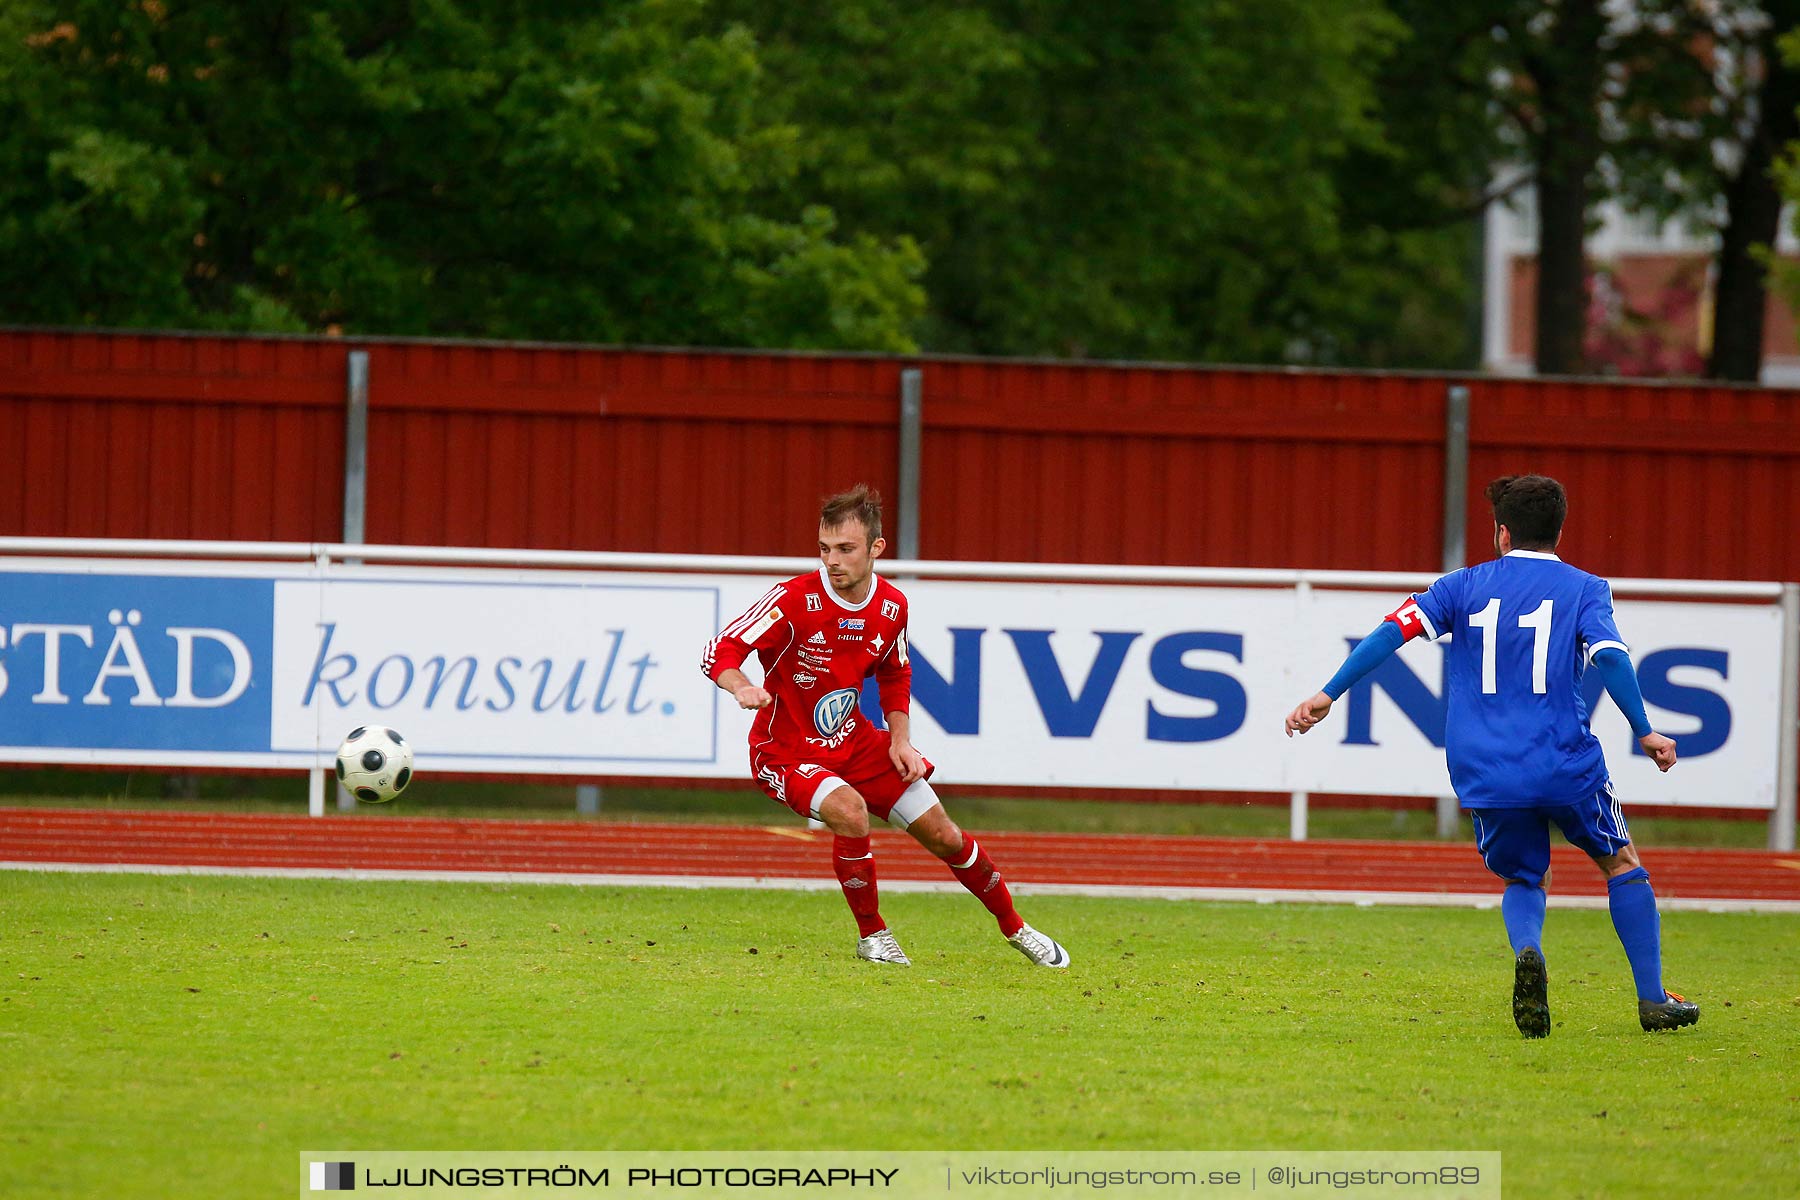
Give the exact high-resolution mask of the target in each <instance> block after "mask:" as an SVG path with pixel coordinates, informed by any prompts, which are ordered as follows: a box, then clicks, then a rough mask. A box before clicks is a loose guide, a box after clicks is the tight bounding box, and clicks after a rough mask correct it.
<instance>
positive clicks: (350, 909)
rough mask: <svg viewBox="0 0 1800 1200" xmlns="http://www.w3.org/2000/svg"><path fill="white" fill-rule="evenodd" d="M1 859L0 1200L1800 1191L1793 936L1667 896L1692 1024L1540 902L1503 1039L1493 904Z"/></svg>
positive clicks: (1799, 948)
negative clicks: (829, 1183)
mask: <svg viewBox="0 0 1800 1200" xmlns="http://www.w3.org/2000/svg"><path fill="white" fill-rule="evenodd" d="M1021 907H1022V910H1023V911H1024V912H1025V914H1026V916H1027V918H1028V919H1030V920H1031V921H1033V923H1034V924H1037V925H1039V926H1040V927H1041V928H1043V929H1045V930H1047V931H1049V932H1052V933H1053V934H1055V935H1056V936H1057V937H1058V938H1059V939H1061V940H1062V941H1064V942H1065V943H1066V944H1067V945H1068V946H1069V948H1070V950H1071V952H1072V954H1073V957H1074V962H1075V966H1074V968H1073V969H1072V970H1070V971H1068V972H1052V971H1046V970H1042V969H1038V968H1033V967H1031V966H1030V965H1029V964H1027V963H1026V962H1025V960H1024V959H1023V958H1021V957H1020V956H1019V955H1017V954H1016V953H1014V952H1013V951H1012V950H1011V949H1009V948H1008V947H1007V946H1005V944H1004V943H1002V942H1001V941H1000V939H999V937H998V935H997V934H996V933H995V931H994V929H993V926H992V923H991V921H990V920H989V919H988V917H987V915H986V914H985V913H984V912H983V911H981V909H980V908H979V907H978V906H977V905H975V904H974V903H973V902H972V901H971V900H970V899H969V898H967V897H964V896H947V895H890V896H888V897H886V898H884V901H883V908H884V911H885V912H886V914H887V915H888V917H889V919H890V921H892V923H893V926H894V929H895V931H896V932H897V933H898V934H899V935H900V937H901V939H902V942H903V944H904V945H905V946H906V947H907V949H908V951H909V952H910V953H911V954H912V955H913V958H914V961H915V964H916V965H915V966H914V967H913V968H912V969H911V970H902V969H896V968H882V967H874V966H870V965H868V964H864V963H861V962H859V961H857V960H856V959H855V958H854V956H853V954H852V946H853V941H854V938H853V933H854V928H853V926H852V925H851V924H850V921H849V918H848V916H847V914H846V913H845V912H844V911H843V903H842V900H841V899H840V898H839V897H838V896H837V895H836V894H835V893H829V894H826V893H814V894H800V893H786V892H750V891H690V890H680V889H657V890H622V889H614V888H571V887H545V886H500V885H487V884H428V883H386V882H383V883H358V882H338V881H329V880H305V881H296V880H269V879H235V878H229V879H228V878H214V877H163V876H145V875H37V874H25V873H7V874H4V875H0V1080H3V1082H0V1195H3V1196H6V1197H10V1198H15V1200H17V1198H22V1197H38V1196H100V1195H109V1196H117V1197H127V1196H162V1195H176V1194H179V1195H185V1196H230V1195H280V1194H287V1193H288V1192H289V1191H290V1190H291V1186H292V1185H291V1180H292V1179H293V1175H294V1163H295V1155H296V1153H297V1152H298V1151H299V1150H301V1149H304V1148H308V1147H325V1146H335V1147H346V1148H366V1149H370V1150H375V1149H394V1150H399V1149H411V1150H426V1149H471V1150H473V1149H488V1150H526V1149H530V1150H556V1149H566V1150H604V1149H634V1150H666V1149H745V1148H773V1149H820V1148H824V1149H860V1148H871V1147H882V1148H892V1149H929V1148H956V1149H1089V1148H1093V1149H1111V1150H1122V1149H1164V1150H1226V1149H1238V1150H1242V1149H1264V1148H1294V1149H1321V1150H1326V1149H1343V1150H1355V1149H1366V1148H1386V1149H1408V1150H1429V1149H1470V1150H1485V1149H1497V1150H1500V1151H1502V1152H1503V1153H1504V1155H1505V1159H1504V1172H1505V1178H1506V1184H1507V1187H1506V1191H1507V1194H1508V1195H1520V1196H1629V1197H1642V1196H1645V1195H1653V1194H1654V1195H1671V1196H1758V1195H1766V1196H1780V1195H1792V1194H1793V1189H1794V1187H1795V1184H1794V1179H1795V1175H1794V1172H1795V1170H1796V1167H1795V1164H1796V1163H1797V1162H1800V995H1796V993H1797V992H1800V979H1797V978H1796V975H1795V964H1796V963H1800V917H1793V916H1756V915H1739V914H1730V915H1728V914H1698V913H1673V914H1665V916H1664V919H1663V932H1664V939H1665V943H1666V959H1667V962H1668V964H1669V983H1670V985H1671V986H1673V987H1674V988H1676V989H1677V990H1685V991H1687V992H1688V993H1689V994H1690V995H1692V996H1694V997H1696V998H1698V999H1699V1000H1700V1001H1701V1003H1702V1005H1703V1007H1704V1016H1703V1018H1702V1020H1701V1023H1700V1025H1699V1026H1698V1027H1697V1028H1695V1029H1690V1030H1684V1031H1681V1032H1679V1033H1675V1034H1664V1035H1656V1036H1651V1035H1647V1034H1644V1033H1642V1032H1641V1031H1639V1030H1638V1028H1637V1023H1636V1013H1635V1004H1634V1000H1633V996H1632V993H1631V989H1630V976H1629V973H1628V972H1627V970H1626V966H1625V961H1624V955H1623V952H1622V951H1621V950H1620V949H1619V946H1618V944H1617V941H1616V940H1615V939H1614V937H1613V933H1612V929H1611V926H1610V924H1609V923H1608V921H1607V918H1606V915H1605V914H1604V913H1602V912H1565V911H1552V912H1551V914H1550V920H1549V926H1548V930H1547V940H1548V943H1549V944H1548V948H1547V949H1548V956H1549V961H1550V970H1551V988H1552V990H1551V1004H1552V1010H1553V1015H1554V1020H1555V1026H1554V1031H1553V1034H1552V1036H1551V1037H1550V1038H1549V1039H1548V1040H1546V1041H1541V1042H1526V1041H1524V1040H1522V1039H1521V1038H1520V1037H1519V1036H1518V1034H1517V1033H1516V1031H1515V1030H1514V1029H1513V1027H1512V1021H1511V1017H1510V1008H1509V1003H1508V997H1509V991H1508V989H1509V987H1510V981H1511V974H1510V962H1509V957H1508V953H1507V950H1506V946H1505V937H1504V932H1503V930H1502V928H1501V925H1500V918H1499V915H1498V914H1497V913H1495V912H1472V911H1462V910H1439V909H1398V908H1381V909H1358V908H1348V907H1310V906H1309V907H1301V906H1289V905H1266V906H1258V905H1217V904H1200V903H1191V902H1189V903H1173V902H1167V901H1136V900H1097V899H1085V898H1072V897H1041V898H1025V899H1023V900H1022V903H1021Z"/></svg>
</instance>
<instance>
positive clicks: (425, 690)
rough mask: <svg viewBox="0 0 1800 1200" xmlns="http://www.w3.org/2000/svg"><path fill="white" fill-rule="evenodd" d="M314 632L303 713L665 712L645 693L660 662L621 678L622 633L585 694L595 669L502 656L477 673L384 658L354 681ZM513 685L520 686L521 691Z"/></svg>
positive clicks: (442, 662)
mask: <svg viewBox="0 0 1800 1200" xmlns="http://www.w3.org/2000/svg"><path fill="white" fill-rule="evenodd" d="M318 631H319V646H318V650H317V652H316V653H315V654H314V655H313V665H312V670H311V672H310V673H308V675H307V678H306V690H305V691H304V692H302V693H301V700H300V703H301V706H302V707H305V708H310V707H312V705H313V703H314V701H315V700H317V701H319V702H323V703H330V704H331V705H333V706H335V707H337V708H350V707H352V706H355V705H358V704H359V703H364V702H366V703H367V704H369V705H370V706H372V707H374V708H377V709H383V710H386V709H391V708H393V707H395V706H396V705H398V704H400V703H401V702H403V701H406V700H413V701H416V702H418V703H419V705H420V707H422V708H424V709H426V710H427V711H429V710H431V709H434V708H437V707H438V702H439V699H440V698H443V699H445V700H450V702H451V703H452V704H454V706H455V708H456V709H457V710H458V711H464V712H466V711H468V710H469V709H471V708H474V707H476V706H477V705H480V706H482V707H483V708H485V709H486V710H487V711H489V712H494V713H503V712H508V711H510V710H512V708H513V707H514V705H515V704H517V703H518V702H520V701H521V700H523V701H525V702H526V703H527V704H529V705H530V707H531V711H533V712H538V713H547V712H554V711H561V712H565V713H575V712H580V711H582V710H584V709H586V710H588V711H591V712H594V713H597V714H600V713H606V712H608V711H610V710H611V709H613V708H614V707H615V706H617V705H619V704H621V703H623V706H624V707H623V709H622V711H623V712H624V713H625V714H626V715H629V716H634V717H635V716H638V715H640V714H642V713H646V712H649V711H651V710H652V709H660V710H662V711H663V712H664V713H665V715H666V713H667V711H669V710H668V709H667V708H665V707H664V702H663V701H661V700H659V699H658V698H656V697H655V696H650V695H647V694H646V692H645V686H646V684H647V683H648V682H649V680H650V676H651V673H652V672H653V671H655V669H656V668H657V667H660V666H661V665H662V663H661V662H660V661H658V660H657V659H655V658H652V657H651V656H650V655H649V654H648V653H643V654H639V655H638V656H637V657H636V658H633V659H631V660H629V661H627V662H625V663H624V664H623V666H624V668H625V669H624V670H623V671H620V670H619V667H620V665H621V664H620V658H621V657H622V655H623V653H624V651H625V639H626V631H625V630H623V629H609V630H607V631H606V636H607V638H608V645H607V649H606V652H605V653H604V654H603V655H600V656H597V657H598V659H599V663H598V668H597V670H596V672H595V675H594V676H593V678H594V680H595V682H594V684H593V686H592V689H591V691H590V690H589V688H586V687H584V686H583V679H584V678H585V677H587V672H588V669H589V667H590V666H594V665H595V664H594V663H591V662H590V661H589V660H588V659H587V658H586V657H581V658H576V659H573V660H572V661H564V660H561V659H550V658H539V659H534V660H532V661H531V662H530V663H527V662H526V661H525V660H524V659H521V658H517V657H514V656H512V655H507V656H505V657H502V658H499V659H496V660H495V661H494V663H493V666H492V668H491V669H490V670H489V671H487V672H485V673H484V672H483V670H482V664H481V662H480V660H478V659H476V658H474V657H473V656H471V655H466V654H465V655H462V656H460V657H457V658H455V659H451V658H450V656H449V655H446V654H433V655H430V656H427V657H424V658H422V659H420V660H419V661H417V662H415V661H414V658H413V657H412V656H410V655H406V654H388V655H385V656H384V657H382V658H381V659H380V660H379V661H377V662H376V663H375V664H374V665H373V667H372V668H371V669H370V670H369V671H368V674H367V675H366V677H365V676H362V675H360V671H361V669H362V660H361V659H359V658H358V657H357V656H356V654H354V653H353V652H350V651H347V650H341V649H337V648H335V645H334V643H335V642H336V640H337V637H338V627H337V623H336V622H332V621H327V622H322V623H321V624H320V625H319V626H318ZM514 672H522V673H523V675H524V678H523V679H517V680H515V677H514V674H513V673H514ZM453 677H454V678H459V679H460V685H459V686H458V687H457V689H456V691H455V693H454V699H453V700H452V699H451V697H452V693H451V692H450V691H449V688H448V684H449V683H450V681H451V679H452V678H453ZM534 680H535V682H533V681H534ZM489 683H491V684H492V686H493V688H494V689H495V690H494V691H493V692H491V693H490V692H487V691H485V690H484V685H486V684H489ZM515 683H518V684H522V685H524V688H523V690H521V688H520V687H516V686H515ZM621 692H623V695H621V694H620V693H621ZM420 693H422V695H421V694H420ZM446 707H449V705H446Z"/></svg>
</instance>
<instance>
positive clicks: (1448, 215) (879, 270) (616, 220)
mask: <svg viewBox="0 0 1800 1200" xmlns="http://www.w3.org/2000/svg"><path fill="white" fill-rule="evenodd" d="M1770 2H1771V3H1773V2H1775V0H1770ZM1781 2H1782V3H1790V2H1791V0H1781ZM1754 7H1755V5H1754V4H1753V3H1752V0H1704V2H1702V0H1640V2H1639V3H1637V4H1635V5H1631V6H1624V7H1623V8H1620V7H1619V6H1609V5H1606V4H1603V3H1602V2H1601V0H1462V2H1460V3H1457V4H1443V3H1441V2H1439V0H1258V2H1257V3H1254V4H1246V3H1243V0H1135V2H1134V3H1132V4H1128V5H1110V6H1108V5H1100V6H1096V5H1086V4H1075V3H1070V2H1069V0H916V2H915V3H912V4H907V5H897V4H893V3H892V2H891V0H613V2H611V3H608V4H605V5H594V4H588V3H581V2H579V0H357V2H355V3H352V2H351V0H305V2H302V0H258V2H257V3H254V4H244V3H239V2H235V0H132V2H130V3H120V2H118V0H62V2H54V0H11V2H10V3H7V4H5V5H0V128H3V129H4V130H5V134H4V135H3V136H0V320H10V321H19V322H32V323H55V324H103V325H127V326H182V327H198V328H219V329H256V330H315V331H316V330H333V329H336V330H343V331H346V332H356V333H371V334H431V335H443V336H488V337H519V338H541V339H569V340H581V341H592V342H631V343H640V344H641V343H671V344H713V345H742V346H790V347H800V348H821V349H833V348H862V349H877V350H890V351H892V350H910V349H917V348H923V349H929V350H940V351H968V352H978V353H995V354H1023V355H1052V356H1068V355H1086V356H1095V357H1129V358H1161V359H1174V360H1214V361H1220V360H1227V361H1252V362H1254V361H1285V362H1316V363H1342V364H1351V365H1379V366H1433V367H1449V366H1468V365H1472V362H1473V355H1474V350H1473V344H1472V341H1473V339H1472V338H1471V336H1470V320H1469V317H1470V314H1471V311H1472V301H1473V300H1474V290H1475V289H1474V278H1475V276H1476V274H1477V268H1476V267H1475V265H1474V264H1475V263H1476V262H1477V261H1478V259H1477V254H1478V250H1479V247H1478V243H1477V242H1476V240H1475V239H1476V238H1477V237H1478V236H1479V214H1480V212H1481V208H1482V204H1483V202H1484V201H1485V200H1486V199H1487V198H1488V196H1489V194H1490V192H1491V191H1492V188H1493V183H1494V166H1495V164H1496V163H1499V162H1503V161H1507V160H1509V159H1510V160H1512V161H1514V162H1518V163H1522V164H1524V165H1525V166H1526V167H1527V168H1528V169H1529V173H1530V177H1531V178H1532V179H1533V180H1534V181H1535V182H1536V183H1537V185H1538V187H1539V191H1540V196H1541V199H1542V201H1543V204H1542V208H1543V211H1544V216H1545V229H1546V235H1545V239H1544V248H1545V253H1544V271H1543V275H1544V278H1545V285H1544V291H1543V295H1542V296H1541V297H1540V306H1541V312H1540V319H1539V322H1538V324H1539V328H1540V330H1542V331H1544V333H1545V336H1546V338H1549V339H1552V341H1554V345H1552V346H1547V347H1540V356H1539V357H1540V365H1541V366H1543V367H1545V368H1547V369H1559V370H1572V369H1578V368H1579V366H1580V363H1579V361H1578V355H1579V347H1580V345H1581V339H1580V324H1581V321H1582V319H1583V313H1584V306H1583V300H1584V296H1583V293H1582V286H1583V280H1582V272H1581V269H1580V268H1581V237H1580V235H1581V234H1582V233H1583V232H1584V231H1585V229H1586V226H1587V222H1588V219H1589V216H1590V213H1591V211H1592V209H1593V206H1594V204H1595V203H1597V202H1598V201H1599V200H1600V199H1603V198H1605V197H1608V196H1615V195H1616V196H1621V197H1624V198H1626V199H1627V200H1629V201H1630V202H1632V203H1635V204H1638V205H1640V206H1651V207H1654V206H1658V205H1665V206H1668V205H1679V204H1689V205H1690V207H1692V205H1693V203H1697V202H1694V201H1692V197H1694V196H1698V195H1699V194H1700V193H1701V192H1703V191H1705V189H1706V188H1707V187H1708V186H1710V187H1711V188H1712V189H1713V190H1712V192H1711V193H1710V195H1711V196H1716V195H1718V194H1719V191H1720V184H1719V177H1718V176H1717V174H1716V172H1715V173H1713V174H1711V175H1708V171H1709V170H1710V169H1711V163H1710V147H1711V146H1712V145H1713V144H1714V143H1715V142H1716V141H1717V129H1716V126H1717V124H1718V119H1716V118H1715V117H1714V116H1709V115H1708V114H1709V113H1710V112H1711V111H1712V110H1711V107H1709V105H1711V103H1712V100H1713V99H1714V98H1713V97H1711V96H1710V95H1709V93H1708V91H1707V89H1708V87H1710V86H1711V83H1710V76H1709V75H1708V73H1707V71H1706V70H1704V69H1697V66H1696V65H1697V64H1699V65H1700V66H1701V67H1703V66H1704V63H1703V62H1702V58H1703V56H1699V55H1696V54H1695V53H1694V52H1693V46H1694V45H1695V41H1694V39H1695V38H1697V37H1703V36H1719V34H1718V32H1717V31H1718V30H1719V29H1720V28H1722V27H1723V26H1721V24H1720V22H1721V21H1722V20H1724V17H1723V16H1722V15H1721V14H1725V13H1727V11H1728V10H1729V12H1731V13H1737V12H1738V11H1739V10H1744V9H1749V8H1754ZM1584 22H1585V23H1584ZM1709 31H1710V32H1709ZM1578 35H1579V36H1578ZM1765 175H1766V172H1765ZM1674 180H1684V181H1688V182H1686V183H1683V184H1682V185H1681V186H1679V187H1677V186H1675V184H1674V183H1673V182H1672V181H1674ZM1709 180H1710V183H1709V182H1708V181H1709ZM1709 202H1710V201H1709ZM1746 237H1747V238H1748V239H1749V240H1748V241H1747V242H1746V244H1752V243H1753V242H1754V236H1753V235H1746ZM1571 355H1574V356H1575V357H1574V358H1572V357H1571Z"/></svg>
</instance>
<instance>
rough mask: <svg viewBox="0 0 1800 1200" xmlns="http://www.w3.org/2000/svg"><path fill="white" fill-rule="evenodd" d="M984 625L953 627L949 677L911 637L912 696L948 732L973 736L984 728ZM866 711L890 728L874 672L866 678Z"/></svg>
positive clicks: (878, 725) (872, 719)
mask: <svg viewBox="0 0 1800 1200" xmlns="http://www.w3.org/2000/svg"><path fill="white" fill-rule="evenodd" d="M986 633H987V630H985V629H952V630H950V663H951V666H950V677H949V678H948V679H946V678H945V677H944V676H942V675H940V674H939V673H938V670H937V668H936V667H934V666H932V665H931V660H930V659H928V658H926V657H925V656H924V655H923V654H921V653H919V647H918V644H917V643H916V642H912V641H910V640H909V641H908V643H907V657H908V659H909V661H910V662H911V663H912V700H913V703H914V704H916V705H918V706H919V709H920V710H921V711H923V712H925V713H927V714H928V715H929V716H930V717H931V719H932V720H934V721H936V722H937V723H938V725H939V726H941V727H942V728H943V730H944V732H945V733H951V734H958V735H961V736H964V737H974V736H976V735H977V734H979V733H980V732H981V639H982V636H983V635H984V634H986ZM862 711H863V715H864V716H865V717H867V718H868V719H869V722H870V723H871V724H873V725H874V726H875V728H877V729H886V728H887V718H886V717H885V716H884V715H883V714H882V711H881V685H880V683H879V682H877V680H876V679H875V677H874V676H873V675H871V676H869V677H868V678H867V679H865V680H863V685H862Z"/></svg>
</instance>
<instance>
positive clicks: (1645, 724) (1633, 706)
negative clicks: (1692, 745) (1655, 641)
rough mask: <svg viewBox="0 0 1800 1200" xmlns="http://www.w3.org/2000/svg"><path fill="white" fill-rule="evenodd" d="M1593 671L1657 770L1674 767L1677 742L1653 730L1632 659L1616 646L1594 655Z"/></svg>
mask: <svg viewBox="0 0 1800 1200" xmlns="http://www.w3.org/2000/svg"><path fill="white" fill-rule="evenodd" d="M1594 669H1595V670H1596V671H1599V672H1600V681H1601V682H1602V683H1604V684H1605V685H1606V694H1607V695H1609V696H1611V697H1612V698H1613V703H1614V704H1617V705H1618V706H1619V711H1620V712H1622V713H1624V714H1625V719H1626V720H1627V721H1629V722H1631V732H1632V734H1633V735H1634V736H1635V737H1636V738H1637V740H1638V745H1640V746H1642V747H1643V748H1644V753H1645V754H1648V755H1649V756H1650V758H1651V760H1652V761H1654V762H1655V763H1656V769H1657V770H1659V771H1667V770H1668V769H1669V768H1670V767H1672V766H1674V765H1675V739H1674V738H1668V737H1664V736H1663V735H1662V734H1660V733H1657V732H1656V731H1654V730H1653V729H1651V728H1650V717H1649V714H1647V713H1645V711H1644V694H1643V692H1641V691H1640V690H1639V689H1638V681H1637V672H1636V671H1635V670H1633V669H1632V666H1631V656H1630V655H1628V654H1626V653H1625V652H1624V651H1623V650H1620V649H1618V648H1617V647H1616V646H1608V647H1607V648H1606V649H1604V650H1602V651H1600V653H1598V654H1596V655H1594Z"/></svg>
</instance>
